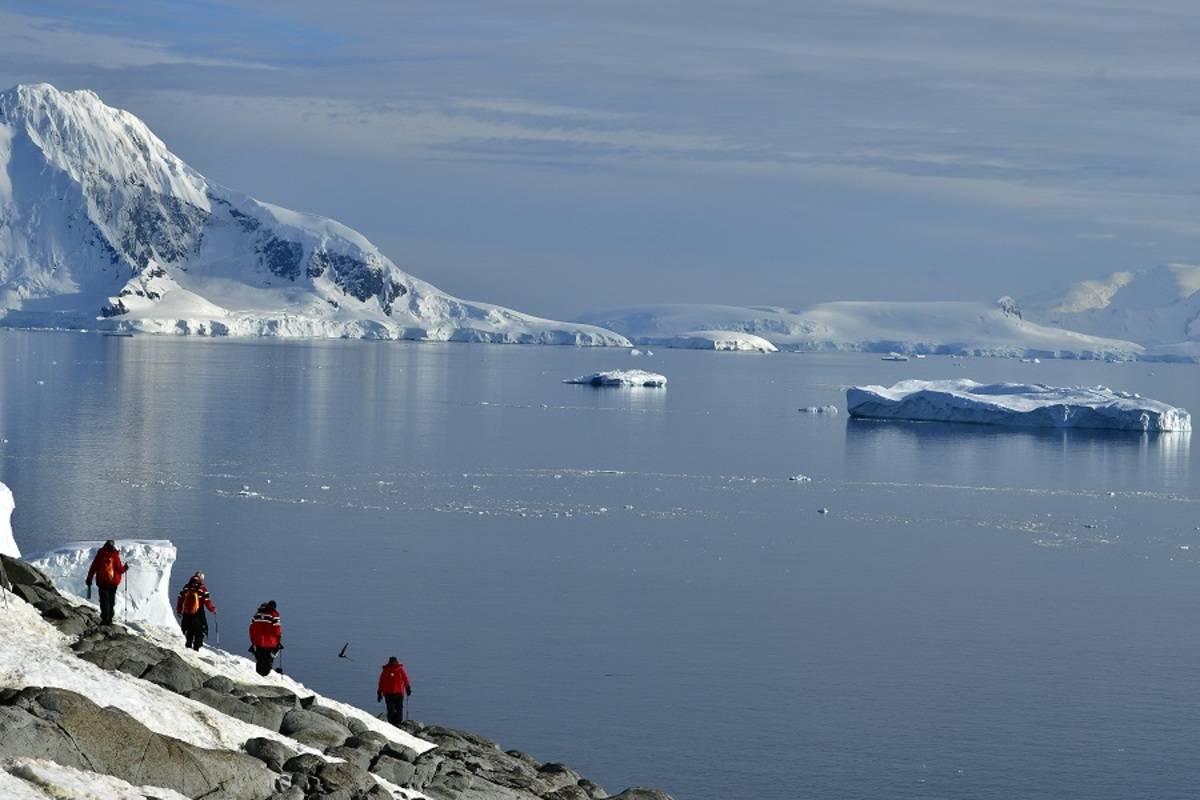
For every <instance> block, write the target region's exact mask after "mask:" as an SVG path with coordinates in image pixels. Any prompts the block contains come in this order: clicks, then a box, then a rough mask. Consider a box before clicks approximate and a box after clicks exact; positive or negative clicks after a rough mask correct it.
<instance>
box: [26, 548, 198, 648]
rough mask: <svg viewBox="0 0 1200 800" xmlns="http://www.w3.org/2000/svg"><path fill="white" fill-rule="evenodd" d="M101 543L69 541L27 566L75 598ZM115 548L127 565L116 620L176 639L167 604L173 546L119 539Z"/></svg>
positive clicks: (82, 589) (176, 627) (172, 614)
mask: <svg viewBox="0 0 1200 800" xmlns="http://www.w3.org/2000/svg"><path fill="white" fill-rule="evenodd" d="M103 544H104V542H102V541H100V542H71V543H69V544H64V545H62V546H61V547H56V548H54V549H53V550H49V551H47V552H45V553H42V554H41V555H39V556H36V557H34V558H29V559H27V560H28V561H29V563H30V564H33V566H35V567H37V568H38V569H40V570H41V571H42V572H44V573H46V576H47V577H48V578H50V581H51V583H53V584H54V588H56V589H58V590H59V591H60V592H62V593H64V594H67V595H71V596H73V597H79V596H80V595H82V594H83V593H84V592H85V586H84V581H85V579H86V578H87V573H88V569H89V568H90V567H91V565H92V559H93V558H94V557H95V555H96V551H97V550H99V549H100V547H101V545H103ZM117 549H118V550H120V551H121V558H122V559H123V560H124V561H125V563H126V564H127V565H128V566H129V572H127V573H125V580H124V581H122V582H121V590H120V592H119V593H118V595H117V606H116V616H117V619H119V620H122V621H128V622H131V623H145V624H150V625H157V626H160V627H163V628H167V629H169V630H170V631H171V632H172V634H173V635H175V636H176V637H178V636H179V635H180V634H179V625H178V623H177V622H176V621H175V607H174V605H173V603H172V602H171V599H172V592H171V567H172V566H174V564H175V557H176V550H175V545H174V544H172V543H171V542H169V541H167V540H159V539H119V540H117Z"/></svg>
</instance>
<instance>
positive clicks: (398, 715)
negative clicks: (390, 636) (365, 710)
mask: <svg viewBox="0 0 1200 800" xmlns="http://www.w3.org/2000/svg"><path fill="white" fill-rule="evenodd" d="M410 696H412V682H411V681H409V680H408V673H407V672H405V671H404V665H403V664H401V663H400V661H399V659H397V658H396V657H395V656H392V657H391V658H389V659H388V662H387V663H386V664H384V665H383V672H381V673H379V690H378V691H377V692H376V693H375V702H377V703H378V702H379V701H380V700H387V718H388V722H390V723H392V724H393V725H395V726H396V727H400V723H401V722H403V721H404V698H405V697H410Z"/></svg>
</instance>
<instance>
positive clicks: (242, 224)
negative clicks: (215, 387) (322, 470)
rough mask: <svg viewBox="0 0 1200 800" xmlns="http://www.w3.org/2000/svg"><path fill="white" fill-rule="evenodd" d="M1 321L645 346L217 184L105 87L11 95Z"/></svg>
mask: <svg viewBox="0 0 1200 800" xmlns="http://www.w3.org/2000/svg"><path fill="white" fill-rule="evenodd" d="M0 324H3V325H7V326H11V327H49V328H84V329H94V328H100V329H111V330H116V331H124V332H148V333H169V334H191V335H200V336H281V337H340V338H372V339H419V340H430V341H467V342H501V343H531V344H565V345H616V346H620V347H628V346H630V342H629V341H628V340H627V339H625V338H624V337H622V336H620V335H618V334H615V333H613V332H611V331H606V330H602V329H600V328H597V327H594V326H590V325H579V324H573V323H565V322H557V321H554V320H547V319H541V318H539V317H534V316H530V315H528V314H521V313H519V312H516V311H512V310H510V309H507V308H502V307H500V306H496V305H491V304H488V303H476V302H470V301H466V300H460V299H458V298H456V297H452V296H450V295H448V294H446V293H445V292H442V291H440V290H438V289H437V288H435V287H434V286H432V285H430V284H428V283H426V282H425V281H422V280H419V279H417V278H415V277H413V276H411V275H409V274H408V273H406V272H404V271H402V270H401V269H400V268H399V267H397V266H396V265H395V264H394V263H392V261H391V260H389V259H388V258H387V257H386V256H385V255H383V253H381V252H380V251H379V249H378V248H376V247H375V245H373V244H371V242H369V241H368V240H367V239H366V238H365V237H364V236H363V235H362V234H360V233H358V232H357V231H354V230H352V229H350V228H348V227H346V226H344V225H342V224H340V223H338V222H334V221H333V220H330V219H325V218H323V217H318V216H315V215H312V214H303V213H299V212H296V211H289V210H287V209H285V208H280V207H278V206H274V205H271V204H269V203H264V202H261V201H259V200H255V199H254V198H253V197H248V196H246V195H244V194H240V193H237V192H234V191H231V190H230V189H227V188H225V187H223V186H219V185H217V184H215V183H212V182H210V181H208V180H207V179H206V178H205V177H204V176H203V175H201V174H200V173H198V172H196V171H195V170H194V169H192V168H191V167H189V166H188V165H187V164H185V163H184V162H183V161H181V160H180V159H179V158H178V157H176V156H175V155H174V154H172V153H171V152H170V151H169V150H168V149H167V147H166V145H164V144H163V143H162V142H161V141H160V140H159V139H158V137H156V136H155V135H154V134H153V133H152V132H151V131H150V129H149V128H147V127H146V125H145V124H144V123H143V122H142V121H141V120H139V119H138V118H137V117H134V116H133V115H132V114H129V113H128V112H125V111H121V110H118V109H115V108H110V107H109V106H106V105H105V104H104V103H103V102H101V100H100V98H99V97H97V96H96V95H95V94H93V93H92V92H88V91H75V92H60V91H59V90H57V89H55V88H54V87H53V86H50V85H48V84H38V85H33V86H17V87H14V88H12V89H9V90H7V91H4V92H0Z"/></svg>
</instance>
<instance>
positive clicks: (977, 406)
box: [846, 379, 1192, 432]
mask: <svg viewBox="0 0 1200 800" xmlns="http://www.w3.org/2000/svg"><path fill="white" fill-rule="evenodd" d="M846 406H847V410H848V411H849V412H850V415H851V416H852V417H867V418H871V419H903V420H917V421H927V422H972V423H980V424H985V425H1004V426H1009V427H1018V428H1102V429H1109V430H1125V431H1145V432H1152V431H1190V430H1191V429H1192V418H1191V415H1190V414H1188V412H1187V411H1185V410H1183V409H1181V408H1176V407H1174V406H1170V405H1167V404H1166V403H1160V402H1158V401H1157V400H1149V399H1147V398H1144V397H1140V396H1138V395H1136V394H1129V393H1127V392H1114V391H1113V390H1111V389H1109V388H1107V387H1104V386H1095V387H1091V388H1087V387H1070V388H1059V387H1054V386H1045V385H1042V384H1038V383H1035V384H1023V383H991V384H983V383H977V382H975V381H972V380H967V379H958V380H941V381H922V380H908V381H900V382H899V383H897V384H895V385H894V386H892V387H890V388H885V387H883V386H854V387H850V388H848V389H847V390H846Z"/></svg>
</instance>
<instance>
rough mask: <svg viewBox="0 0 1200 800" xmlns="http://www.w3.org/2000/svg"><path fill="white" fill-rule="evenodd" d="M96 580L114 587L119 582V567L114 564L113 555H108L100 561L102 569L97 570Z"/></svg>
mask: <svg viewBox="0 0 1200 800" xmlns="http://www.w3.org/2000/svg"><path fill="white" fill-rule="evenodd" d="M96 580H97V582H98V583H103V584H104V585H105V586H112V585H113V584H114V583H116V582H117V567H116V565H114V564H113V557H112V556H111V555H107V554H106V555H105V557H104V558H103V559H102V560H101V561H100V568H99V569H97V570H96Z"/></svg>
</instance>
